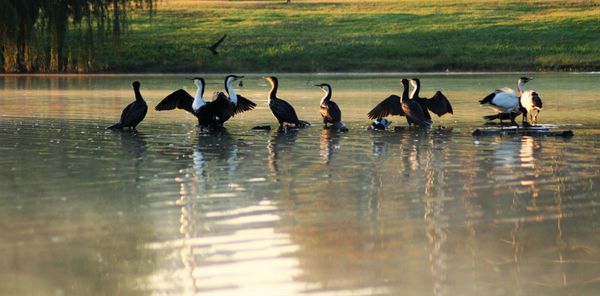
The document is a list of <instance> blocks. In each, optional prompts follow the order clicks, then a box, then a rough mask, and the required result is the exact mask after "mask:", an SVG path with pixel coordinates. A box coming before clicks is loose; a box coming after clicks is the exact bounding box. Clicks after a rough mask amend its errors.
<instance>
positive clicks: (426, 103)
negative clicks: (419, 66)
mask: <svg viewBox="0 0 600 296" xmlns="http://www.w3.org/2000/svg"><path fill="white" fill-rule="evenodd" d="M410 84H411V85H412V87H413V90H412V92H411V94H410V99H411V100H415V101H417V103H419V106H421V110H423V115H425V120H426V121H428V122H429V123H430V124H431V122H432V121H431V115H429V111H428V110H430V111H431V112H433V113H435V114H436V115H437V116H438V117H440V116H442V115H444V114H446V113H450V114H454V113H453V111H452V105H451V104H450V101H448V98H446V96H444V94H442V92H441V91H439V90H438V91H437V92H436V93H435V95H433V97H431V99H428V98H421V97H420V96H419V92H420V91H421V81H420V80H419V79H418V78H413V79H411V80H410Z"/></svg>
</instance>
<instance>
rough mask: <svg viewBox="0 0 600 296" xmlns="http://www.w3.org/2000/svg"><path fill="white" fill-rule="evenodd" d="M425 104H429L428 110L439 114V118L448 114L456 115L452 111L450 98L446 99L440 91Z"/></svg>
mask: <svg viewBox="0 0 600 296" xmlns="http://www.w3.org/2000/svg"><path fill="white" fill-rule="evenodd" d="M425 103H426V104H427V109H429V110H431V112H433V113H435V114H437V116H442V115H444V114H446V113H450V114H454V113H453V111H452V104H450V101H448V98H446V96H444V94H442V92H441V91H439V90H438V91H437V92H436V93H435V95H433V97H432V98H431V99H427V100H425Z"/></svg>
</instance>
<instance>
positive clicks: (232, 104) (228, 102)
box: [214, 75, 256, 124]
mask: <svg viewBox="0 0 600 296" xmlns="http://www.w3.org/2000/svg"><path fill="white" fill-rule="evenodd" d="M241 78H244V76H236V75H227V76H226V77H225V91H226V92H227V94H228V96H225V94H224V93H221V92H220V93H218V94H217V95H216V98H215V100H214V101H215V102H217V103H219V104H221V103H222V105H218V106H215V110H216V111H217V113H218V114H217V117H218V119H219V121H220V122H221V124H223V123H225V121H227V120H229V118H231V117H233V116H235V115H236V114H239V113H242V112H245V111H249V110H252V109H254V107H256V104H255V103H254V102H252V101H250V100H248V99H246V98H244V97H243V96H241V95H239V94H237V92H236V91H235V89H234V88H233V82H235V81H236V80H238V79H241ZM222 96H225V97H224V98H223V97H222Z"/></svg>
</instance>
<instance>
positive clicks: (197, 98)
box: [192, 81, 206, 111]
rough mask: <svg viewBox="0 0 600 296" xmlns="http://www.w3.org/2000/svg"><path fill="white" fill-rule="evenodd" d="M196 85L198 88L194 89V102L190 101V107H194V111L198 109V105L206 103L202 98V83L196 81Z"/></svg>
mask: <svg viewBox="0 0 600 296" xmlns="http://www.w3.org/2000/svg"><path fill="white" fill-rule="evenodd" d="M196 86H198V90H197V91H196V96H195V97H194V103H192V109H194V111H198V109H200V107H202V106H204V104H206V103H205V102H204V99H203V98H202V95H204V84H203V83H202V82H200V81H198V82H196Z"/></svg>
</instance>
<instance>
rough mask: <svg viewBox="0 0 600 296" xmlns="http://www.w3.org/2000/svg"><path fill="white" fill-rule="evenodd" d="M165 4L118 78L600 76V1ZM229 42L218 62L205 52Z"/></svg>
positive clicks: (142, 24) (134, 30)
mask: <svg viewBox="0 0 600 296" xmlns="http://www.w3.org/2000/svg"><path fill="white" fill-rule="evenodd" d="M284 2H285V1H191V0H163V1H161V2H160V3H159V5H158V9H157V13H156V15H154V16H153V17H152V18H151V20H149V19H148V17H147V15H146V14H139V15H134V17H133V19H132V21H131V31H130V33H129V34H128V35H127V36H126V37H125V40H124V44H122V46H121V47H120V49H119V50H118V54H114V52H111V53H110V54H107V57H106V58H105V59H106V61H107V63H106V64H107V65H111V66H110V68H111V69H112V70H115V71H141V72H231V71H235V72H256V71H258V72H274V71H288V72H314V71H351V72H356V71H446V69H448V70H450V71H465V70H475V71H477V70H491V71H506V70H512V71H531V70H575V69H576V70H597V69H598V68H600V26H598V24H599V23H600V1H488V0H472V1H456V0H455V1H443V2H438V1H401V2H400V1H386V0H378V1H351V0H340V1H294V0H292V3H291V4H285V3H284ZM225 33H227V34H228V35H229V37H228V39H226V41H225V42H224V43H223V44H222V47H220V48H219V51H220V53H221V54H220V55H219V56H218V57H214V56H212V55H211V54H210V53H209V52H208V51H207V50H206V49H204V48H202V46H205V45H209V44H211V43H212V42H214V41H216V40H217V39H218V38H219V37H220V36H221V35H222V34H225Z"/></svg>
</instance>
